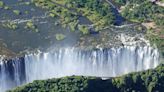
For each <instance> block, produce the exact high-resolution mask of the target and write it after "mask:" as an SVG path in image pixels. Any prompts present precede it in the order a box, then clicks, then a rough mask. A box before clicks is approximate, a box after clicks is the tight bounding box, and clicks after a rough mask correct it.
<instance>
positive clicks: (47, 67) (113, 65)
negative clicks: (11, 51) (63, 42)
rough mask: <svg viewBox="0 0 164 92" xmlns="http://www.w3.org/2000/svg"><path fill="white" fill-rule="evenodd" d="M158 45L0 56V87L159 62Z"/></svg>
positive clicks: (120, 70)
mask: <svg viewBox="0 0 164 92" xmlns="http://www.w3.org/2000/svg"><path fill="white" fill-rule="evenodd" d="M158 59H159V53H158V50H157V49H154V48H152V47H149V46H145V47H137V46H123V47H115V48H106V49H95V50H80V49H75V48H63V49H58V50H52V51H49V52H38V53H31V54H27V55H25V56H24V57H23V58H17V59H13V60H10V61H5V60H2V59H0V90H1V91H4V90H7V89H10V88H13V87H16V86H18V85H21V84H24V83H29V82H32V81H33V80H39V79H47V78H58V77H63V76H71V75H82V76H97V77H116V76H120V75H123V74H127V73H130V72H137V71H142V70H147V69H151V68H155V67H156V66H157V65H159V60H158Z"/></svg>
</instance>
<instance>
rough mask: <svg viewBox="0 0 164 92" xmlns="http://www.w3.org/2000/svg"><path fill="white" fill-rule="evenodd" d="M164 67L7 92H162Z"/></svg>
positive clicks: (52, 81)
mask: <svg viewBox="0 0 164 92" xmlns="http://www.w3.org/2000/svg"><path fill="white" fill-rule="evenodd" d="M163 90H164V65H163V64H161V65H160V66H158V67H157V68H156V69H154V70H147V71H144V72H138V73H132V74H128V75H124V76H122V77H118V78H112V79H107V80H102V79H101V78H94V77H75V76H72V77H64V78H57V79H48V80H41V81H40V80H36V81H34V82H33V83H30V84H27V85H24V86H22V87H18V88H16V89H14V90H12V91H9V92H162V91H163Z"/></svg>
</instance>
